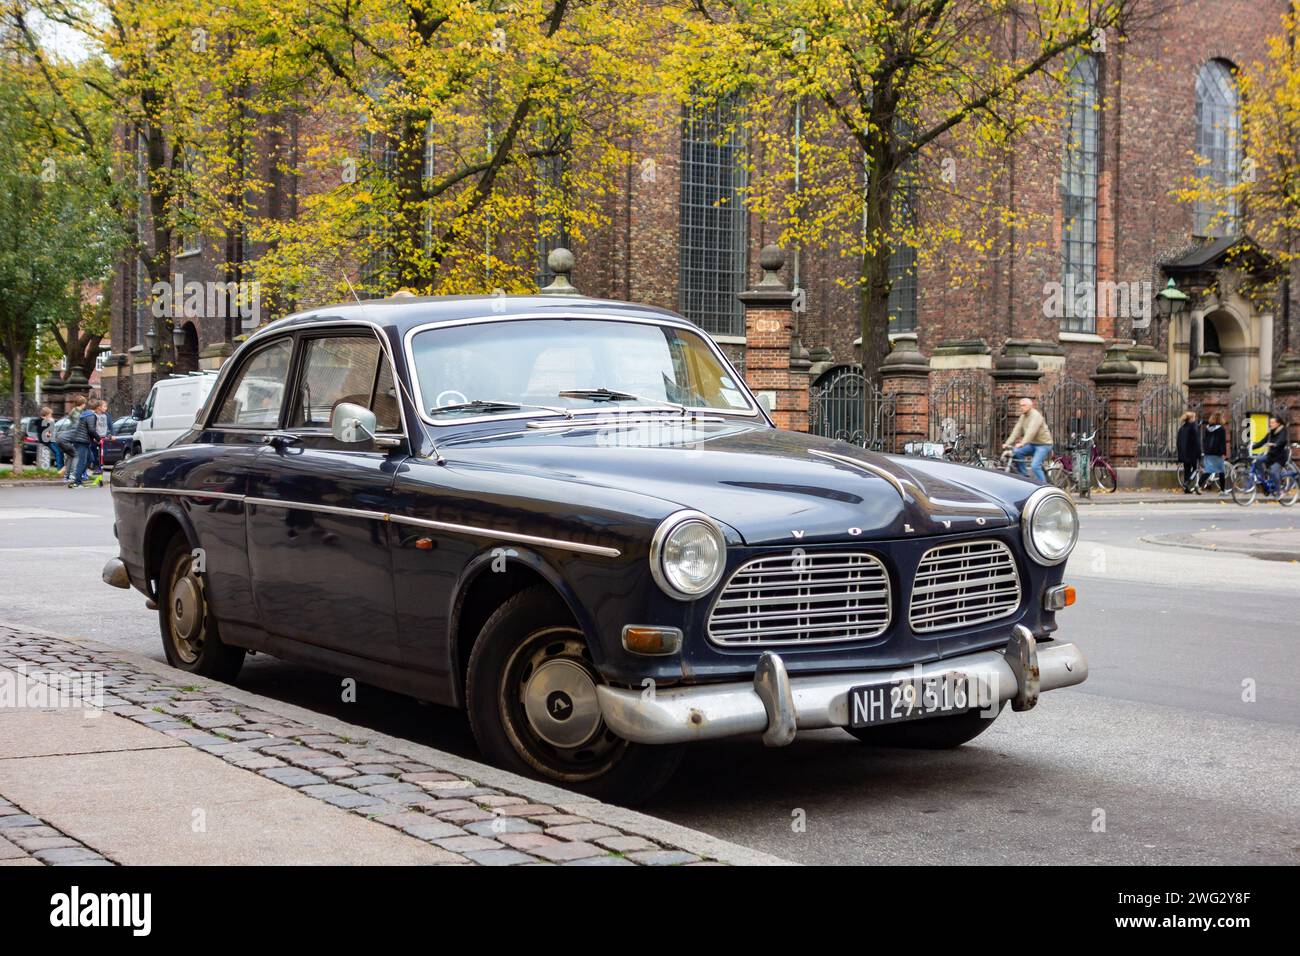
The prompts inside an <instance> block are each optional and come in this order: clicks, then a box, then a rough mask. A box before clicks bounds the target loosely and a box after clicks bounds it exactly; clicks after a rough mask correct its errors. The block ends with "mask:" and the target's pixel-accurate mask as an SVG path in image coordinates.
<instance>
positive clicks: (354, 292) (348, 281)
mask: <svg viewBox="0 0 1300 956" xmlns="http://www.w3.org/2000/svg"><path fill="white" fill-rule="evenodd" d="M343 281H344V282H346V283H347V284H348V291H349V292H351V293H352V298H354V299H356V300H357V305H360V304H361V296H359V295H357V290H356V289H354V288H352V280H351V279H349V278H348V274H347V273H346V272H345V273H343Z"/></svg>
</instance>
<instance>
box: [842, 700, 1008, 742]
mask: <svg viewBox="0 0 1300 956" xmlns="http://www.w3.org/2000/svg"><path fill="white" fill-rule="evenodd" d="M1001 710H1002V708H1001V707H999V708H998V711H997V712H996V713H988V712H986V711H984V710H979V709H977V710H968V711H966V712H965V713H963V714H954V715H952V716H951V717H926V718H923V719H921V720H910V721H906V722H904V723H901V724H883V725H881V726H879V727H845V728H844V729H845V730H847V731H848V732H849V733H850V734H852V735H853V736H854V737H856V738H858V740H860V741H862V742H863V743H864V744H870V745H871V746H873V747H906V748H909V749H913V750H949V749H951V748H953V747H960V746H961V745H962V744H964V743H966V742H967V741H971V740H974V739H975V738H976V737H978V736H979V735H980V734H982V733H984V731H986V730H988V729H989V728H990V727H992V726H993V721H994V720H995V719H996V718H997V715H998V713H1001Z"/></svg>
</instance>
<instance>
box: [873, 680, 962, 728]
mask: <svg viewBox="0 0 1300 956" xmlns="http://www.w3.org/2000/svg"><path fill="white" fill-rule="evenodd" d="M977 706H979V702H978V701H977V700H975V699H974V697H972V696H971V686H970V678H969V677H967V676H966V675H965V674H963V673H961V672H960V671H948V672H947V673H944V674H935V675H933V676H926V677H908V678H906V679H903V680H897V681H893V682H892V683H889V684H869V685H866V686H863V687H851V688H849V726H850V727H874V726H877V725H879V724H897V723H902V722H903V721H907V720H921V719H923V718H925V717H940V716H943V715H944V714H960V713H963V712H965V711H968V710H970V709H971V708H973V707H977Z"/></svg>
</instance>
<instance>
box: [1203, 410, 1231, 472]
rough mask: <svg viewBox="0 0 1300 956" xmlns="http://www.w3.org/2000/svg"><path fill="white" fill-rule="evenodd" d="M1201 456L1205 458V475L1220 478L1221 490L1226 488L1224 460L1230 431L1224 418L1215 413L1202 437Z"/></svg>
mask: <svg viewBox="0 0 1300 956" xmlns="http://www.w3.org/2000/svg"><path fill="white" fill-rule="evenodd" d="M1201 454H1202V455H1204V456H1205V473H1206V474H1207V475H1216V476H1218V483H1219V490H1220V491H1222V490H1223V487H1224V480H1223V459H1224V458H1225V457H1226V456H1227V454H1228V430H1227V429H1226V428H1224V427H1223V416H1222V415H1221V414H1220V413H1219V412H1215V413H1214V414H1213V415H1211V416H1210V424H1209V425H1207V426H1205V434H1204V435H1202V436H1201Z"/></svg>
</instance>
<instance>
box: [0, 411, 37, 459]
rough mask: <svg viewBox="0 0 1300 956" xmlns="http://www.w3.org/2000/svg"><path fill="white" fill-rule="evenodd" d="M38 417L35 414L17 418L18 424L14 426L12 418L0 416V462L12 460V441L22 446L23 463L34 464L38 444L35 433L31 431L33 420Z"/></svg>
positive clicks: (33, 426)
mask: <svg viewBox="0 0 1300 956" xmlns="http://www.w3.org/2000/svg"><path fill="white" fill-rule="evenodd" d="M38 420H39V419H38V418H36V417H35V416H31V415H29V416H27V417H26V418H22V419H19V421H18V425H17V426H16V427H15V426H14V420H13V419H12V418H9V417H7V416H6V417H5V418H0V464H5V465H9V464H12V463H13V460H14V442H15V441H17V442H20V443H21V444H22V447H23V464H24V465H34V464H36V449H37V447H38V446H39V445H40V442H39V440H38V439H37V437H36V435H35V434H34V433H33V432H32V429H33V428H35V422H37V421H38Z"/></svg>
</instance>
